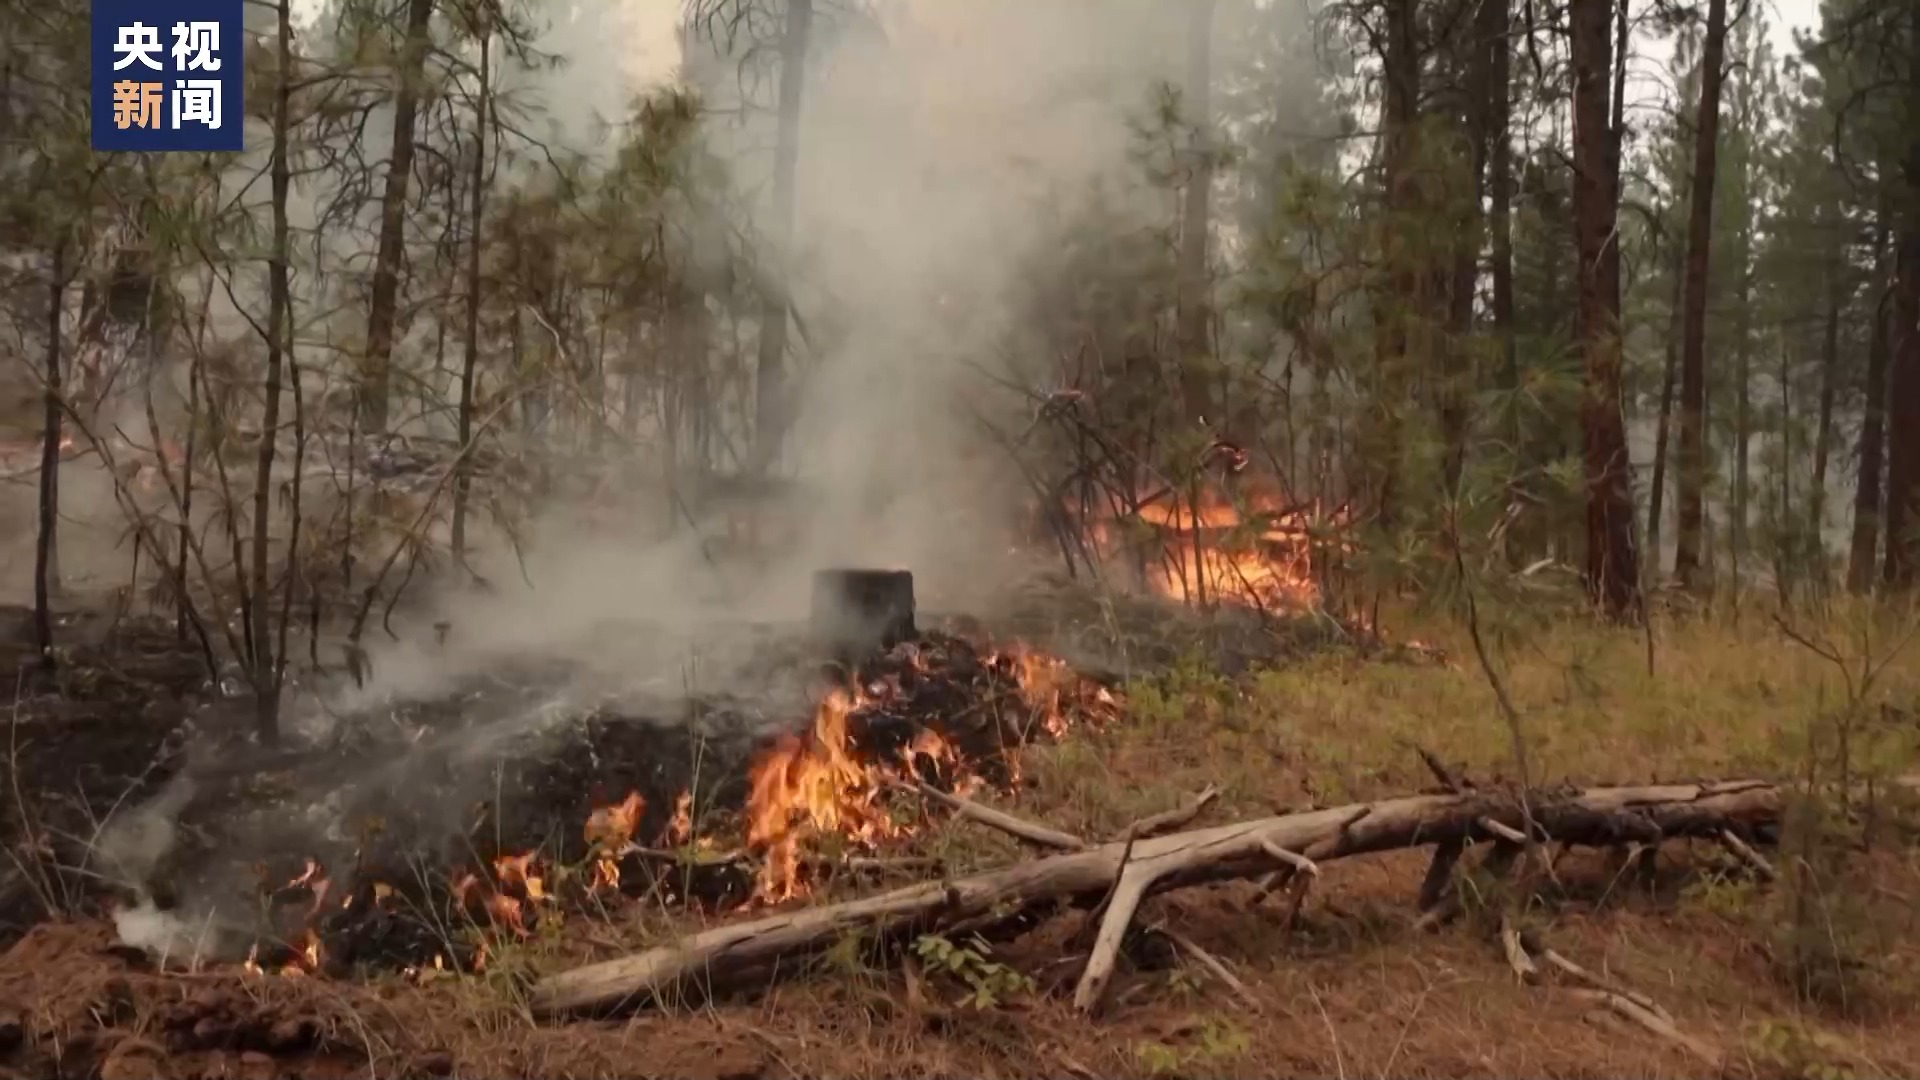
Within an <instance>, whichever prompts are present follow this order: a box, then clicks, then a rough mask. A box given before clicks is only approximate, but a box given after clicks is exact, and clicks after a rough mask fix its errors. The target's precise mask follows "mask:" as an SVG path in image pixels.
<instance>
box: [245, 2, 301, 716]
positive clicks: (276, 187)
mask: <svg viewBox="0 0 1920 1080" xmlns="http://www.w3.org/2000/svg"><path fill="white" fill-rule="evenodd" d="M278 13H279V22H280V25H279V65H278V66H279V70H278V71H277V72H276V73H275V77H274V94H273V150H272V152H271V156H270V160H269V164H268V170H269V171H270V172H271V174H272V184H273V251H272V253H271V254H270V255H269V257H268V263H267V378H266V386H265V388H264V394H265V397H266V406H265V412H264V414H263V416H262V417H261V420H260V456H259V459H258V460H257V461H256V462H255V465H254V477H253V566H252V570H251V573H250V575H249V579H250V580H249V582H248V585H247V606H248V607H249V609H250V610H251V615H250V616H249V617H248V620H247V624H248V629H249V630H250V631H251V637H250V640H249V642H248V652H249V653H250V655H249V657H248V659H249V666H250V668H251V676H252V681H253V694H254V719H253V723H254V733H255V734H256V735H257V736H258V737H259V739H260V742H261V743H262V745H266V746H272V745H274V744H276V743H278V742H279V741H280V680H279V678H278V671H279V658H278V657H276V656H275V655H274V649H273V638H272V634H271V620H270V619H269V617H268V613H269V612H270V611H271V610H272V608H271V605H270V603H269V600H270V597H269V595H268V592H267V562H268V560H269V558H270V557H271V555H272V552H271V550H270V548H271V542H272V536H271V531H270V530H269V529H268V520H269V515H270V512H271V510H272V508H273V458H274V451H275V450H276V448H277V444H278V443H279V438H280V378H281V371H280V369H281V367H282V366H283V365H284V363H285V361H286V347H287V346H286V343H287V337H288V335H289V331H290V329H291V328H290V327H289V326H288V325H287V323H288V318H287V315H288V308H289V307H290V306H291V304H292V300H293V293H292V287H291V285H292V283H291V280H290V277H289V267H288V265H287V263H288V258H289V255H290V253H291V241H290V236H289V229H288V223H287V198H288V195H289V194H290V192H291V190H292V184H293V174H292V170H291V167H290V165H289V163H288V160H287V136H288V132H287V127H288V125H289V123H290V122H291V118H290V115H289V114H290V112H291V108H290V101H291V98H292V93H293V89H292V88H293V72H292V70H291V65H292V64H293V13H292V12H291V10H289V0H279V5H278ZM292 587H293V585H292V579H291V576H289V579H288V584H287V588H292Z"/></svg>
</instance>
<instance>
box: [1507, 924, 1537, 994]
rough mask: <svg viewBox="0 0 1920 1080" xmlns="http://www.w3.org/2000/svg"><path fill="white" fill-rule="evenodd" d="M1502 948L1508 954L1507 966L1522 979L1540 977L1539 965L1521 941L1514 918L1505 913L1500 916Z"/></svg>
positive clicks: (1529, 979) (1527, 980) (1523, 980)
mask: <svg viewBox="0 0 1920 1080" xmlns="http://www.w3.org/2000/svg"><path fill="white" fill-rule="evenodd" d="M1500 948H1501V949H1502V950H1503V951H1504V952H1505V953H1506V954H1507V966H1508V967H1510V968H1512V969H1513V973H1514V974H1515V975H1518V976H1520V981H1522V982H1533V981H1535V980H1537V979H1539V978H1540V967H1539V965H1538V964H1535V963H1534V962H1533V957H1531V956H1528V955H1527V948H1526V946H1525V945H1523V944H1521V941H1520V932H1519V931H1518V930H1515V929H1514V928H1513V920H1512V919H1510V918H1508V917H1507V916H1505V915H1502V916H1501V917H1500Z"/></svg>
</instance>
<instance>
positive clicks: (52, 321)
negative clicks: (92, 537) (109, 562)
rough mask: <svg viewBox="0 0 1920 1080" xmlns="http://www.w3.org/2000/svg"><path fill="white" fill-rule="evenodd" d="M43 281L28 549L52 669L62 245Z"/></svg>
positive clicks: (42, 645)
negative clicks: (36, 495)
mask: <svg viewBox="0 0 1920 1080" xmlns="http://www.w3.org/2000/svg"><path fill="white" fill-rule="evenodd" d="M50 263H51V265H50V266H49V267H48V278H47V366H46V370H45V372H44V374H43V377H44V379H45V382H46V386H45V387H44V388H43V389H42V392H41V401H42V403H43V405H44V406H45V407H44V409H43V410H42V413H41V418H42V419H41V423H42V425H43V426H42V428H41V432H40V531H39V534H38V535H37V536H36V537H35V538H34V545H33V643H34V644H35V645H36V646H38V647H39V650H40V665H41V666H42V667H44V668H46V669H48V670H52V669H53V667H54V666H55V663H56V661H55V660H54V655H53V594H54V593H55V592H57V591H58V590H59V588H60V567H59V563H58V559H57V557H56V552H57V551H58V550H59V549H58V547H57V544H58V542H59V529H60V441H61V431H60V426H61V425H60V419H61V417H60V392H61V391H60V316H61V314H62V310H61V309H62V308H64V307H65V306H66V301H67V245H66V241H64V240H62V241H60V242H58V243H56V244H55V245H54V248H53V258H52V259H51V260H50Z"/></svg>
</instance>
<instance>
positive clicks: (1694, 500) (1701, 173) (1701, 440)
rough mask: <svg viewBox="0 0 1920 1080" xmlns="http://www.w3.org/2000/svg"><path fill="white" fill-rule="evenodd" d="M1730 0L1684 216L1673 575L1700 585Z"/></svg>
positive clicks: (1716, 31) (1716, 10)
mask: <svg viewBox="0 0 1920 1080" xmlns="http://www.w3.org/2000/svg"><path fill="white" fill-rule="evenodd" d="M1726 53H1727V0H1711V2H1710V3H1709V4H1708V6H1707V37H1706V45H1705V48H1704V49H1703V51H1702V54H1701V57H1700V113H1699V118H1698V120H1697V121H1696V123H1695V125H1694V128H1695V130H1694V150H1693V176H1692V179H1691V182H1690V184H1689V190H1690V192H1691V195H1690V197H1691V199H1692V206H1691V208H1690V209H1689V210H1688V216H1687V275H1686V278H1687V280H1686V297H1685V301H1684V308H1683V312H1682V326H1681V335H1682V337H1681V352H1680V448H1679V449H1680V453H1679V458H1678V462H1677V464H1678V466H1679V469H1678V472H1679V491H1678V495H1679V522H1678V527H1679V535H1678V537H1677V542H1676V547H1675V551H1674V557H1673V574H1674V577H1675V579H1677V580H1678V581H1679V582H1680V584H1681V585H1682V586H1684V587H1693V586H1695V585H1698V584H1699V581H1698V578H1699V575H1700V569H1701V564H1700V556H1701V540H1702V536H1701V534H1702V532H1703V531H1704V530H1703V528H1702V526H1703V525H1704V523H1705V509H1706V483H1707V442H1706V436H1707V430H1706V400H1707V284H1708V281H1709V277H1708V271H1709V268H1710V262H1711V255H1712V252H1711V250H1710V249H1711V248H1712V246H1713V195H1714V185H1715V169H1716V166H1717V163H1718V157H1719V145H1720V87H1721V82H1722V79H1723V76H1724V70H1723V69H1724V68H1725V67H1726Z"/></svg>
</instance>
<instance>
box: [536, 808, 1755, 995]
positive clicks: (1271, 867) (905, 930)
mask: <svg viewBox="0 0 1920 1080" xmlns="http://www.w3.org/2000/svg"><path fill="white" fill-rule="evenodd" d="M1782 804H1783V800H1782V795H1781V792H1780V790H1779V789H1778V788H1776V787H1774V786H1773V785H1771V784H1767V783H1762V782H1739V783H1722V784H1676V785H1668V786H1658V787H1639V788H1591V789H1588V790H1585V791H1580V792H1577V793H1574V794H1571V795H1569V794H1565V793H1557V792H1556V793H1550V792H1535V793H1533V794H1532V795H1531V796H1529V798H1528V806H1527V808H1526V809H1523V808H1522V807H1521V805H1520V803H1519V801H1518V800H1516V799H1515V798H1513V797H1512V796H1511V795H1509V794H1501V793H1477V792H1470V793H1467V794H1459V795H1416V796H1411V797H1406V798H1399V799H1386V800H1382V801H1379V802H1374V803H1365V804H1356V805H1352V806H1339V807H1333V808H1330V809H1325V810H1312V811H1308V812H1305V813H1298V814H1284V815H1281V816H1278V817H1268V818H1260V819H1257V820H1253V821H1243V822H1236V823H1233V824H1229V825H1219V826H1215V827H1212V828H1205V829H1194V830H1190V831H1187V832H1176V833H1172V834H1169V835H1165V836H1160V837H1155V838H1151V839H1133V840H1124V841H1116V842H1113V843H1108V844H1102V845H1099V846H1097V847H1089V848H1086V849H1084V850H1079V851H1071V852H1068V853H1066V854H1060V855H1053V856H1050V857H1046V858H1041V859H1035V860H1031V861H1028V862H1022V863H1017V864H1015V865H1013V866H1009V867H1006V868H1004V869H999V870H991V871H987V872H984V873H980V874H976V875H973V876H971V877H964V878H958V879H955V880H951V881H935V882H927V883H924V884H920V885H913V886H909V887H906V888H903V889H897V890H894V891H892V892H888V893H883V894H880V895H878V896H872V897H867V898H864V899H859V900H853V901H848V902H846V903H841V904H831V905H826V906H817V907H804V908H799V909H796V910H792V911H786V912H781V913H778V914H774V915H770V916H768V917H766V918H763V919H757V920H754V921H751V922H740V923H732V924H728V925H723V926H719V927H716V928H714V929H711V930H706V931H703V932H701V933H698V934H695V935H693V936H691V937H689V938H686V939H684V940H682V941H680V942H676V943H674V944H671V945H664V946H660V947H657V948H653V949H648V950H645V951H643V952H640V953H636V954H634V955H632V956H627V957H622V958H619V959H615V960H608V961H603V962H601V963H596V964H589V965H587V966H585V967H581V968H577V969H575V970H572V971H567V972H562V973H560V974H558V975H553V976H549V977H548V978H545V979H542V980H541V981H539V982H538V983H536V984H535V985H534V987H533V991H532V1001H531V1005H532V1008H533V1010H534V1012H535V1013H536V1014H539V1015H542V1016H557V1015H562V1014H567V1013H575V1012H586V1011H599V1010H607V1009H615V1008H619V1007H621V1006H623V1005H628V1004H637V1003H640V1002H641V1001H644V1000H646V999H649V998H651V999H655V1000H658V999H662V998H666V997H667V996H668V995H669V994H671V993H672V992H674V991H675V990H677V989H680V988H682V987H684V986H685V984H686V983H688V982H690V981H692V980H695V979H698V980H701V981H703V982H709V981H710V982H711V983H712V984H713V985H721V984H726V983H733V982H738V981H740V980H741V979H742V977H744V976H763V975H764V974H765V972H766V970H767V969H768V967H769V966H771V965H772V964H774V963H776V962H778V961H782V960H785V959H787V958H789V957H794V956H799V955H804V954H807V953H812V952H817V951H819V950H820V949H823V948H826V947H828V946H831V945H833V944H834V943H835V942H837V941H840V940H841V939H842V938H844V937H846V936H848V935H850V934H862V933H872V932H878V933H887V934H895V935H899V934H911V933H916V932H937V931H938V930H939V929H941V928H944V927H950V926H954V925H956V924H963V923H973V922H977V921H978V920H981V919H983V918H991V917H992V916H993V915H994V914H995V913H996V912H1003V911H1008V910H1009V909H1012V910H1013V911H1016V912H1017V911H1032V910H1035V909H1040V908H1044V907H1046V906H1049V905H1053V904H1057V903H1061V902H1068V901H1078V902H1080V903H1082V904H1084V903H1087V902H1090V901H1097V900H1099V899H1100V898H1101V897H1103V896H1105V895H1107V894H1109V893H1112V894H1114V895H1115V898H1116V900H1118V899H1119V898H1120V897H1121V896H1123V895H1124V897H1125V898H1126V899H1127V900H1128V901H1130V902H1132V903H1136V904H1137V903H1138V902H1139V901H1140V900H1143V899H1145V898H1146V897H1147V896H1150V895H1152V894H1154V893H1158V892H1162V891H1165V890H1168V889H1173V888H1180V887H1184V886H1189V885H1199V884H1205V883H1207V882H1211V881H1220V880H1227V879H1232V878H1242V877H1256V876H1266V875H1267V874H1270V873H1272V872H1273V871H1275V870H1280V871H1282V872H1283V873H1288V874H1303V875H1305V876H1309V877H1311V876H1317V870H1316V869H1315V868H1314V867H1315V864H1316V863H1319V862H1326V861H1331V860H1333V859H1338V858H1344V857H1348V856H1353V855H1363V854H1371V853H1375V852H1382V851H1392V850H1398V849H1404V848H1412V847H1420V846H1424V845H1428V844H1436V845H1443V846H1444V845H1447V844H1449V843H1451V844H1454V845H1459V844H1461V843H1463V842H1464V841H1466V840H1467V839H1470V838H1471V839H1475V840H1480V841H1491V840H1494V839H1496V838H1499V837H1503V836H1506V835H1509V834H1511V833H1513V832H1516V831H1518V830H1520V829H1523V828H1526V827H1528V825H1529V824H1532V825H1534V826H1536V827H1538V828H1540V829H1542V830H1544V831H1545V832H1546V833H1547V835H1549V836H1550V837H1552V839H1553V840H1556V841H1560V842H1564V843H1574V844H1586V845H1591V846H1599V847H1612V846H1615V845H1619V844H1623V843H1628V842H1639V843H1657V842H1659V841H1660V840H1662V839H1666V838H1677V837H1687V836H1691V837H1701V838H1709V839H1717V838H1719V837H1721V836H1722V835H1723V834H1724V833H1726V832H1728V831H1733V832H1736V833H1741V832H1745V833H1751V831H1752V830H1754V829H1756V828H1760V827H1764V826H1769V825H1775V824H1777V823H1778V822H1779V820H1780V812H1781V806H1782ZM1529 818H1531V821H1529ZM1303 867H1304V869H1303ZM1116 885H1118V887H1116ZM1107 914H1108V915H1109V916H1116V915H1117V916H1118V917H1116V918H1112V919H1111V920H1110V921H1111V922H1112V923H1115V924H1117V929H1118V930H1119V931H1124V930H1125V923H1126V921H1127V918H1126V917H1127V916H1128V915H1130V914H1131V912H1130V910H1129V909H1128V908H1127V906H1126V905H1125V904H1123V903H1117V902H1116V903H1111V904H1109V905H1108V908H1107ZM1108 921H1109V920H1103V925H1102V927H1101V935H1102V937H1103V938H1107V939H1109V941H1110V943H1111V939H1113V938H1116V937H1117V936H1118V934H1116V933H1113V932H1110V931H1111V930H1113V929H1114V928H1113V927H1110V926H1109V925H1106V923H1107V922H1108ZM1110 951H1111V950H1109V952H1110ZM1088 966H1089V975H1090V976H1092V978H1089V979H1086V980H1085V981H1083V983H1082V993H1080V994H1077V995H1076V1001H1077V1002H1079V1003H1080V1004H1081V1007H1083V1008H1087V1007H1090V1006H1091V1005H1092V1004H1093V1003H1095V1001H1097V997H1098V991H1099V989H1100V987H1099V985H1097V983H1098V982H1100V981H1103V980H1101V979H1100V973H1099V972H1098V971H1096V970H1094V965H1093V964H1092V963H1091V961H1090V962H1089V965H1088Z"/></svg>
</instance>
